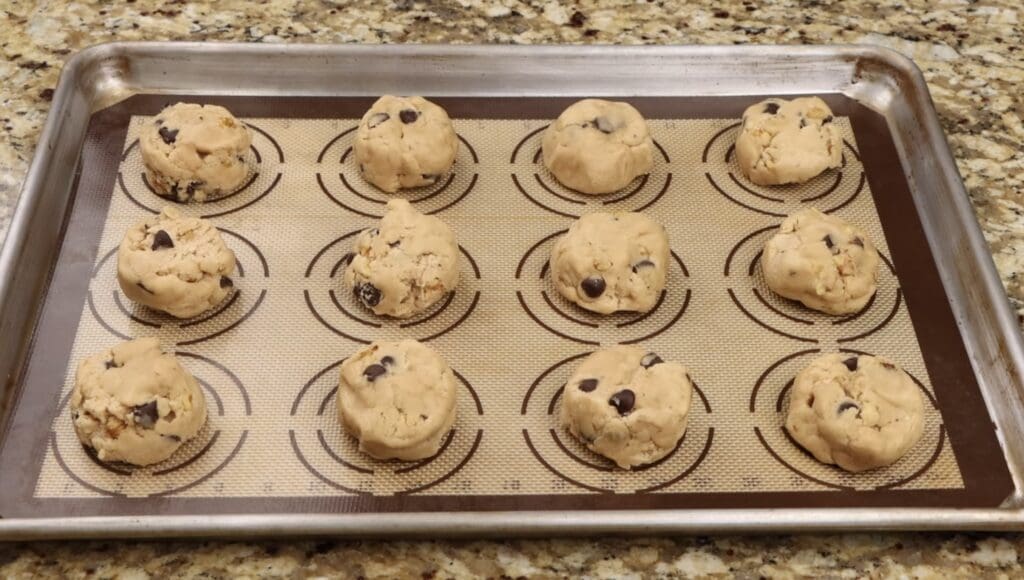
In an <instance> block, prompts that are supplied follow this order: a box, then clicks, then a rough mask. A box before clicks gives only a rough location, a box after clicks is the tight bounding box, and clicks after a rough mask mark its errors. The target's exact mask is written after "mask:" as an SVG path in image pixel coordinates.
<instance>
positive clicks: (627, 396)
mask: <svg viewBox="0 0 1024 580" xmlns="http://www.w3.org/2000/svg"><path fill="white" fill-rule="evenodd" d="M608 404H609V405H611V406H613V407H615V410H616V411H618V412H619V414H620V415H628V414H629V412H630V411H632V410H633V405H635V404H636V395H635V394H634V393H633V391H631V390H629V389H622V390H621V391H619V392H617V393H615V394H614V395H612V398H610V399H608Z"/></svg>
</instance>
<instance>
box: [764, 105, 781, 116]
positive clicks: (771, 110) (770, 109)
mask: <svg viewBox="0 0 1024 580" xmlns="http://www.w3.org/2000/svg"><path fill="white" fill-rule="evenodd" d="M764 112H765V113H768V114H769V115H774V114H775V113H778V112H779V104H778V103H766V104H765V106H764Z"/></svg>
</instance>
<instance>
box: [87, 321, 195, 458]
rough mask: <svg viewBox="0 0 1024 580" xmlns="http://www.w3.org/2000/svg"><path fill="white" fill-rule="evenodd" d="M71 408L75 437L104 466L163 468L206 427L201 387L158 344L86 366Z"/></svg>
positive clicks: (129, 346)
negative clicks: (161, 464)
mask: <svg viewBox="0 0 1024 580" xmlns="http://www.w3.org/2000/svg"><path fill="white" fill-rule="evenodd" d="M70 405H71V420H72V423H73V425H74V428H75V433H77V434H78V438H79V440H81V442H82V443H83V444H84V445H85V446H87V447H89V448H91V449H93V450H95V451H96V456H97V457H99V459H100V460H101V461H112V462H113V461H119V462H124V463H131V464H133V465H151V464H154V463H159V462H161V461H163V460H165V459H167V458H168V457H170V456H171V455H172V454H173V453H174V452H175V451H177V449H178V448H179V447H181V445H182V444H183V443H184V442H185V441H188V440H189V439H191V438H192V437H195V435H196V433H198V432H199V429H200V428H201V427H202V426H203V424H204V423H205V422H206V399H205V398H204V397H203V392H202V390H201V389H200V388H199V383H198V382H197V381H196V379H195V378H194V377H193V376H192V375H191V374H189V372H188V371H186V370H185V369H184V368H182V367H181V365H180V364H178V360H177V359H176V358H175V356H174V355H173V354H170V353H165V352H162V351H161V350H160V343H159V341H158V340H157V339H156V338H140V339H138V340H132V341H128V342H122V343H121V344H118V345H117V346H115V347H113V348H111V349H110V350H107V351H104V352H101V353H99V354H96V355H94V356H91V357H89V358H86V359H85V360H83V361H82V362H81V363H80V364H79V365H78V372H77V373H76V374H75V386H74V389H73V390H72V392H71V402H70Z"/></svg>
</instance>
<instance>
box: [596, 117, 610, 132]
mask: <svg viewBox="0 0 1024 580" xmlns="http://www.w3.org/2000/svg"><path fill="white" fill-rule="evenodd" d="M594 126H595V127H597V130H598V131H600V132H602V133H612V132H613V131H615V124H614V123H612V122H611V121H610V120H609V119H608V117H598V118H596V119H594Z"/></svg>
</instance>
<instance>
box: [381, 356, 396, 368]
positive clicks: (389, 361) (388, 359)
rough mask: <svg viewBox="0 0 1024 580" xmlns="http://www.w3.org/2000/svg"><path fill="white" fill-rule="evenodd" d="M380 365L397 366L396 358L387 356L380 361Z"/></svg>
mask: <svg viewBox="0 0 1024 580" xmlns="http://www.w3.org/2000/svg"><path fill="white" fill-rule="evenodd" d="M380 364H382V365H384V366H386V367H390V366H393V365H394V364H395V357H393V356H385V357H384V358H382V359H380Z"/></svg>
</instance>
